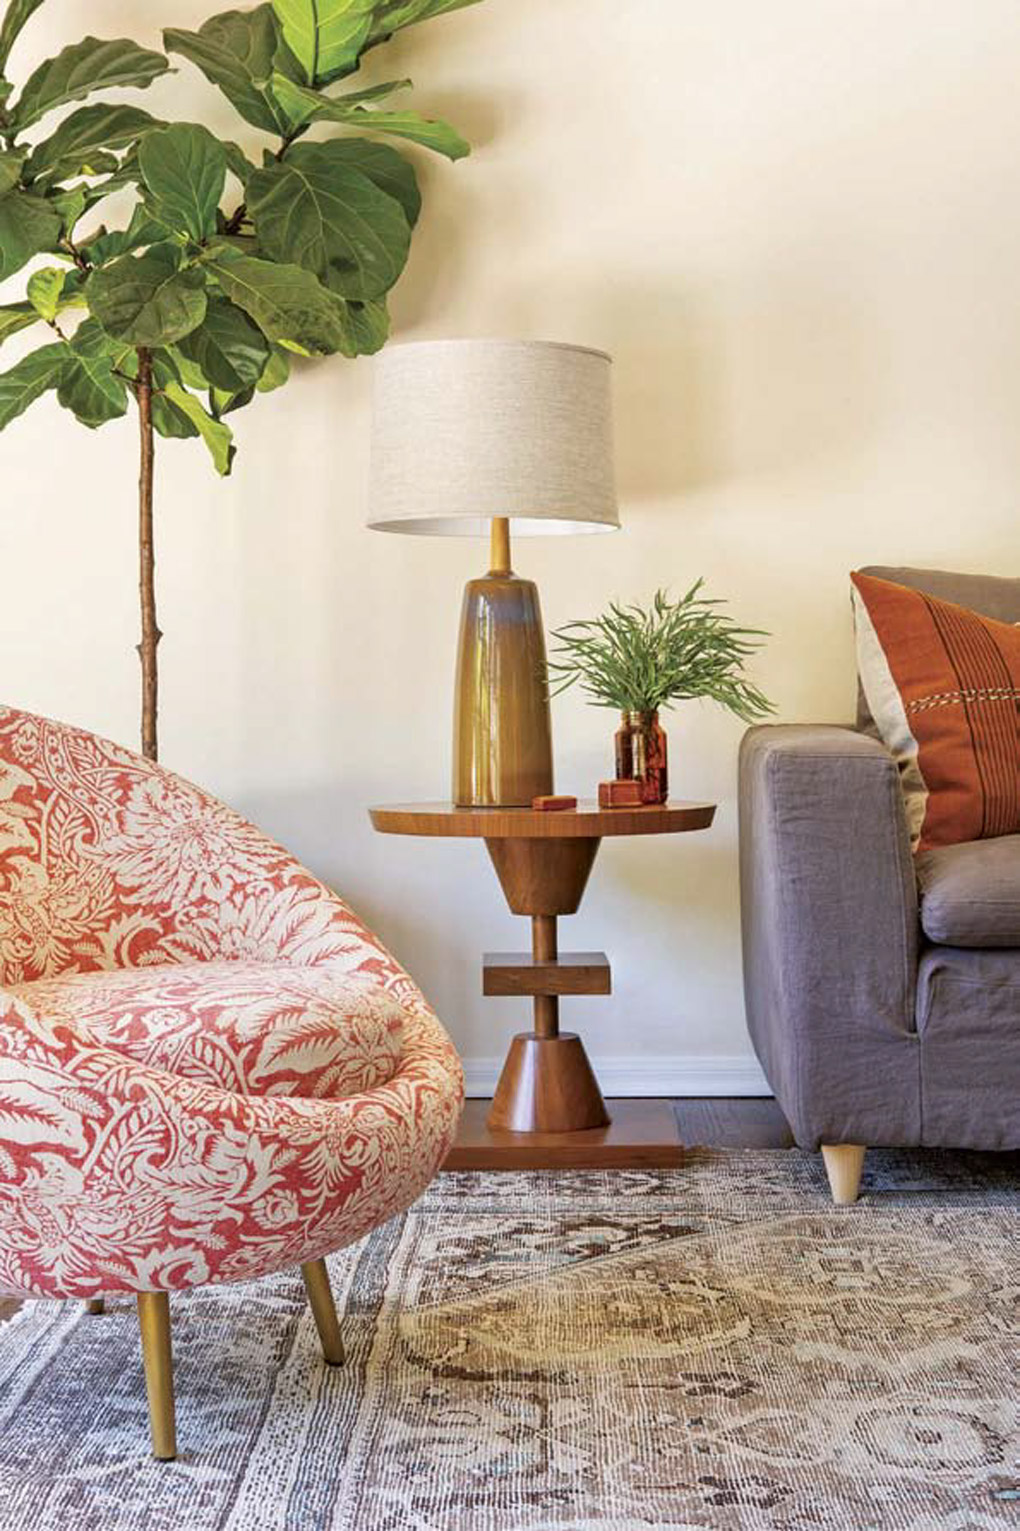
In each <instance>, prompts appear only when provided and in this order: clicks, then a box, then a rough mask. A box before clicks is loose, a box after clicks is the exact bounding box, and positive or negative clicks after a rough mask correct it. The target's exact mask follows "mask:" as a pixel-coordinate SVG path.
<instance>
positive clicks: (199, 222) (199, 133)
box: [138, 122, 227, 242]
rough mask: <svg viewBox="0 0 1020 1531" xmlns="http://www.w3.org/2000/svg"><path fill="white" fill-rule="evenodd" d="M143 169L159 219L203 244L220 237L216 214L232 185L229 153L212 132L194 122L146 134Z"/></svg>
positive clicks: (152, 208)
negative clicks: (228, 183) (228, 181)
mask: <svg viewBox="0 0 1020 1531" xmlns="http://www.w3.org/2000/svg"><path fill="white" fill-rule="evenodd" d="M138 163H139V165H140V167H141V171H142V181H143V182H144V185H145V188H146V191H147V192H148V193H149V196H148V197H147V198H146V202H147V205H148V206H149V208H150V211H151V212H152V214H153V216H154V217H155V218H156V219H157V220H158V221H159V222H160V223H165V224H166V225H167V226H168V227H169V228H172V229H176V230H177V231H178V232H179V233H181V234H187V235H188V236H189V237H190V238H191V239H194V240H196V241H198V242H201V241H202V240H203V239H207V238H208V237H209V235H210V234H213V233H215V231H216V209H217V208H218V207H219V205H220V198H221V197H222V195H223V187H224V184H225V183H226V179H227V151H226V150H225V149H224V147H223V145H222V144H221V143H220V142H219V141H218V139H215V138H214V137H213V136H212V134H211V133H210V132H209V130H208V128H203V127H200V126H199V125H198V124H197V123H193V122H175V123H174V124H173V125H172V126H171V127H168V128H158V129H157V130H156V131H155V132H153V133H146V135H145V137H144V138H143V139H142V141H141V143H140V144H139V146H138Z"/></svg>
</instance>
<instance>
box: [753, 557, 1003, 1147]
mask: <svg viewBox="0 0 1020 1531" xmlns="http://www.w3.org/2000/svg"><path fill="white" fill-rule="evenodd" d="M866 572H867V573H870V574H875V575H877V576H878V577H880V578H885V579H895V580H896V581H898V582H899V583H902V584H911V585H913V586H914V587H915V588H919V589H924V590H927V591H929V592H930V593H932V594H934V595H938V596H940V597H942V598H944V599H947V600H955V601H957V602H959V603H960V604H961V605H967V606H970V607H971V608H972V609H975V610H979V611H982V612H984V614H985V615H988V616H994V617H995V618H996V619H997V620H1005V621H1013V622H1016V621H1020V580H1014V579H1009V580H1007V579H998V578H990V577H984V576H976V575H953V574H949V573H945V572H939V571H933V570H919V569H897V568H887V567H875V568H870V569H868V570H867V571H866ZM869 721H870V720H869V719H868V717H867V713H866V709H865V710H864V712H863V713H862V714H861V717H860V718H859V727H858V729H853V728H840V727H835V726H832V725H792V726H791V725H785V726H766V727H760V728H752V729H750V730H749V731H748V733H747V734H746V735H745V737H744V740H743V743H742V745H741V751H740V869H741V906H742V927H743V946H744V989H745V996H746V1002H747V1018H748V1027H749V1030H750V1033H751V1038H752V1041H753V1043H754V1047H755V1051H756V1052H757V1054H758V1057H759V1059H760V1060H761V1063H762V1067H763V1068H764V1070H765V1073H766V1076H767V1077H768V1080H769V1083H770V1084H771V1086H772V1089H773V1090H774V1092H775V1095H776V1098H777V1100H778V1101H779V1103H780V1105H781V1106H782V1108H783V1110H784V1112H785V1113H786V1116H787V1119H788V1120H789V1122H790V1126H791V1128H792V1130H793V1132H794V1135H795V1137H796V1139H797V1142H798V1143H799V1144H800V1145H801V1146H802V1147H804V1148H817V1147H818V1146H819V1145H820V1144H822V1143H863V1144H866V1145H868V1146H890V1147H894V1146H899V1145H904V1146H906V1145H913V1144H928V1145H933V1146H943V1147H955V1148H983V1149H1007V1148H1020V908H1018V904H1017V898H1018V896H1020V836H1016V835H1011V836H1007V837H1004V838H1003V839H1002V840H984V841H976V842H974V844H973V845H970V846H966V847H963V846H961V847H951V848H950V850H949V851H937V852H931V853H928V856H927V857H924V858H921V859H920V861H919V863H918V865H916V866H915V861H914V858H913V856H912V855H911V851H910V844H909V838H908V834H907V826H906V817H905V814H904V809H903V799H902V794H901V792H900V787H899V779H898V774H897V768H896V764H895V762H894V761H893V759H892V757H891V755H890V754H889V753H888V751H887V750H886V749H885V747H884V746H883V745H882V744H881V743H880V742H879V741H878V740H877V739H876V738H875V737H874V736H873V735H872V734H871V733H866V732H862V731H860V730H861V728H864V727H866V726H867V724H868V723H869ZM918 873H920V878H921V884H920V896H919V887H918ZM922 912H923V913H924V917H925V921H926V924H927V925H928V926H929V927H930V929H928V930H925V929H923V928H922ZM1007 943H1009V944H1007Z"/></svg>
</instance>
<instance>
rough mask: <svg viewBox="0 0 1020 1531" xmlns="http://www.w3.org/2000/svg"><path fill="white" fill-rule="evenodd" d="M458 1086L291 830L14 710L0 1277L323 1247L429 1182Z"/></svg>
mask: <svg viewBox="0 0 1020 1531" xmlns="http://www.w3.org/2000/svg"><path fill="white" fill-rule="evenodd" d="M461 1099H462V1075H461V1069H460V1064H459V1061H458V1059H457V1056H456V1053H455V1051H454V1049H453V1046H452V1043H451V1042H450V1040H449V1038H448V1037H447V1035H446V1033H445V1032H444V1030H443V1028H442V1026H441V1025H440V1023H439V1021H438V1020H437V1019H436V1016H435V1015H434V1013H433V1012H432V1011H431V1010H430V1009H429V1007H428V1005H427V1004H426V1002H425V1000H424V999H423V997H422V995H421V993H420V992H419V990H418V989H417V988H416V986H415V985H414V983H413V982H412V981H411V979H410V978H409V977H408V976H407V974H406V973H404V972H403V971H402V969H401V968H400V967H399V966H398V965H397V963H395V962H394V960H393V958H392V957H391V956H390V955H389V953H388V952H387V951H386V950H385V949H384V948H383V947H382V946H381V945H380V943H379V941H378V940H377V939H376V937H375V936H373V935H372V933H371V932H370V931H369V930H368V929H367V928H366V927H365V926H364V925H363V924H362V923H361V921H360V920H359V919H358V918H357V916H356V915H354V914H353V913H352V912H351V911H350V910H349V909H348V908H347V906H346V905H345V904H344V903H343V902H342V900H340V899H339V898H337V897H336V895H335V894H333V893H331V892H330V891H329V890H328V889H327V888H325V887H324V886H323V884H321V883H320V882H318V881H316V879H315V878H314V877H312V876H311V874H310V873H308V872H307V871H305V869H304V868H303V867H301V866H300V865H299V864H298V863H297V862H295V861H294V860H293V859H292V858H291V857H290V856H289V855H288V854H287V853H286V852H285V851H284V850H282V849H281V848H280V846H278V845H276V844H274V843H273V842H272V841H270V840H268V839H267V838H266V837H265V836H264V835H262V834H261V833H260V832H259V831H258V830H257V829H255V828H254V827H253V826H252V825H251V824H249V823H247V822H246V821H245V820H244V819H242V818H241V817H240V816H239V815H238V814H236V813H234V812H232V811H231V810H230V809H228V808H226V807H225V806H224V805H223V804H222V803H219V802H217V801H216V800H215V799H214V798H211V797H210V796H208V794H206V793H204V792H202V791H200V790H199V789H198V788H197V787H194V786H192V785H190V784H189V783H188V782H185V781H182V780H181V779H180V778H179V777H176V776H174V775H172V774H171V773H170V772H168V771H166V770H163V769H162V768H161V767H159V766H156V765H153V764H152V763H151V762H149V761H145V760H143V759H141V758H140V757H138V756H136V755H133V754H132V753H130V752H129V751H127V750H124V749H121V748H119V747H118V746H117V745H114V744H110V743H108V742H106V741H105V740H101V739H97V738H96V737H95V736H94V735H92V734H89V733H86V732H84V731H83V730H80V729H75V728H70V727H68V726H67V725H65V724H61V723H55V722H51V721H49V720H47V719H44V718H39V717H35V716H33V715H31V714H28V713H24V712H17V711H15V710H13V709H9V708H6V709H0V1291H6V1292H9V1293H21V1294H23V1293H30V1294H36V1295H40V1296H59V1297H71V1296H77V1297H85V1296H93V1295H98V1294H101V1293H113V1292H136V1291H152V1290H161V1289H165V1288H178V1287H188V1286H194V1285H198V1284H200V1283H203V1282H211V1281H240V1280H245V1279H249V1278H251V1277H253V1276H257V1275H262V1274H265V1273H267V1272H269V1271H273V1270H277V1269H279V1268H281V1267H283V1266H288V1265H295V1264H300V1263H303V1262H305V1261H308V1260H313V1259H317V1258H319V1256H321V1255H324V1254H327V1253H329V1252H330V1251H331V1250H334V1249H337V1248H340V1247H341V1246H342V1245H344V1244H347V1243H351V1242H352V1241H354V1240H355V1239H358V1238H360V1237H361V1236H362V1235H363V1234H364V1233H366V1232H367V1231H368V1230H369V1229H370V1228H373V1227H375V1226H376V1225H377V1224H378V1223H380V1222H383V1221H384V1220H385V1219H387V1218H389V1217H392V1216H393V1215H394V1214H395V1213H396V1212H398V1211H400V1210H402V1209H403V1208H404V1207H405V1206H407V1205H408V1204H409V1203H410V1202H411V1201H413V1200H414V1199H415V1197H417V1196H418V1195H419V1194H420V1192H421V1191H422V1190H423V1189H424V1187H425V1186H426V1185H427V1184H428V1182H429V1180H431V1178H432V1176H433V1175H434V1174H435V1172H436V1170H437V1169H438V1167H439V1165H440V1164H441V1163H442V1160H443V1158H444V1157H445V1154H446V1151H447V1149H448V1147H449V1145H450V1142H451V1141H452V1138H453V1134H454V1131H455V1129H456V1124H457V1119H458V1116H459V1112H460V1105H461Z"/></svg>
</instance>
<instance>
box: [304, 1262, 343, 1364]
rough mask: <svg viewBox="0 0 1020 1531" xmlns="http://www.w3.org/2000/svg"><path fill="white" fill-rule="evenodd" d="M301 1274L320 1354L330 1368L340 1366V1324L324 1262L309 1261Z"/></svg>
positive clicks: (341, 1359)
mask: <svg viewBox="0 0 1020 1531" xmlns="http://www.w3.org/2000/svg"><path fill="white" fill-rule="evenodd" d="M301 1274H302V1276H303V1277H304V1278H305V1290H306V1291H307V1293H308V1301H309V1303H310V1304H311V1308H312V1317H313V1318H314V1319H315V1327H316V1329H318V1331H319V1339H320V1340H321V1341H322V1353H323V1355H324V1356H325V1357H326V1360H327V1361H328V1362H329V1364H330V1366H342V1365H343V1362H344V1342H343V1340H342V1339H341V1338H340V1323H339V1320H338V1319H337V1316H336V1304H335V1303H334V1302H333V1293H332V1292H331V1291H330V1288H329V1274H328V1272H327V1270H326V1262H325V1260H310V1261H309V1262H308V1264H307V1265H302V1267H301Z"/></svg>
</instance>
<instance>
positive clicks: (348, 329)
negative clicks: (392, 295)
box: [336, 298, 390, 356]
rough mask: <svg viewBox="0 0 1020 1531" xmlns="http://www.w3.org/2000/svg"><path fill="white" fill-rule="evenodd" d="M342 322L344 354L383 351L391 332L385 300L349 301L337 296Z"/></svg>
mask: <svg viewBox="0 0 1020 1531" xmlns="http://www.w3.org/2000/svg"><path fill="white" fill-rule="evenodd" d="M336 305H337V308H338V310H339V312H340V322H341V323H342V325H343V327H344V344H343V345H342V346H341V347H340V349H341V351H342V353H343V355H344V356H374V355H375V353H376V351H381V350H382V348H383V346H384V345H385V344H386V341H387V340H388V339H389V333H390V316H389V314H388V313H387V311H386V304H385V303H384V302H372V303H347V302H345V301H344V299H343V298H337V300H336Z"/></svg>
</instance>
